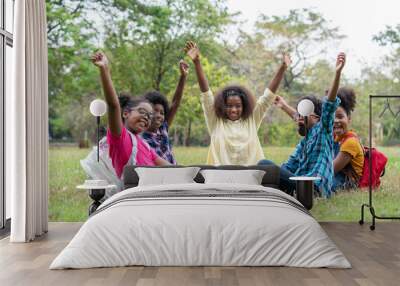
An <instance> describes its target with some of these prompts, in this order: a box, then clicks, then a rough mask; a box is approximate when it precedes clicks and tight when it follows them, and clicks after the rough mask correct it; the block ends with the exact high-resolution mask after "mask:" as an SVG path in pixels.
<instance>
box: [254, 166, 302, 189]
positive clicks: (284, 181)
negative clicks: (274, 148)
mask: <svg viewBox="0 0 400 286" xmlns="http://www.w3.org/2000/svg"><path fill="white" fill-rule="evenodd" d="M257 165H265V166H267V165H273V166H277V167H279V166H278V165H276V164H275V163H274V162H272V161H270V160H261V161H260V162H258V164H257ZM279 168H281V173H280V177H279V189H280V190H281V191H284V192H285V193H287V194H289V195H291V196H293V193H294V191H295V190H296V182H295V181H292V180H290V179H289V178H290V177H295V176H296V175H295V174H293V173H292V172H290V171H289V170H288V169H286V168H285V167H279Z"/></svg>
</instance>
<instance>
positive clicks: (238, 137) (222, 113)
mask: <svg viewBox="0 0 400 286" xmlns="http://www.w3.org/2000/svg"><path fill="white" fill-rule="evenodd" d="M185 52H186V53H187V55H188V56H189V57H190V58H191V60H192V61H193V64H194V66H195V70H196V75H197V79H198V82H199V86H200V91H201V104H202V108H203V111H204V116H205V120H206V124H207V128H208V132H209V134H210V137H211V143H210V148H209V151H208V157H207V164H212V165H253V164H256V163H257V162H258V161H260V160H261V159H263V158H264V152H263V150H262V148H261V144H260V140H259V138H258V134H257V131H258V129H259V127H260V125H261V122H262V120H263V118H264V117H265V114H266V112H267V110H268V108H269V107H270V106H271V105H272V102H273V101H274V99H275V94H274V93H275V92H276V90H277V89H278V87H279V84H280V82H281V80H282V78H283V75H284V73H285V71H286V69H287V67H288V66H289V65H290V62H291V61H290V58H289V56H287V55H284V57H283V61H282V64H281V65H280V67H279V69H278V71H277V73H276V74H275V76H274V78H273V79H272V81H271V82H270V84H269V86H268V88H267V89H266V90H265V92H264V94H263V95H262V96H261V97H260V98H258V99H257V100H256V98H255V97H254V95H253V94H252V93H251V92H250V91H249V90H248V89H247V88H245V87H243V86H241V85H228V86H225V87H223V88H222V89H221V90H220V91H218V92H217V93H216V95H215V96H214V95H213V93H212V92H211V90H210V88H209V86H208V82H207V79H206V76H205V74H204V72H203V69H202V66H201V62H200V51H199V48H198V47H197V45H196V44H195V43H193V42H188V43H187V44H186V46H185Z"/></svg>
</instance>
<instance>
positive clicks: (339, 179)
mask: <svg viewBox="0 0 400 286" xmlns="http://www.w3.org/2000/svg"><path fill="white" fill-rule="evenodd" d="M337 96H338V97H339V98H340V100H341V102H340V105H339V107H338V108H337V110H336V113H335V122H334V126H333V132H334V136H335V143H336V144H335V145H336V148H335V149H336V150H335V154H337V155H336V157H335V159H334V161H333V168H334V171H335V176H334V180H333V189H334V190H338V189H349V188H356V187H357V186H358V182H359V179H360V178H361V176H362V171H363V167H364V150H363V148H362V146H361V144H360V141H359V139H358V136H357V134H356V133H354V132H353V131H351V130H350V124H351V113H352V111H353V110H354V107H355V105H356V95H355V93H354V90H353V89H350V88H346V87H342V88H340V89H339V90H338V94H337Z"/></svg>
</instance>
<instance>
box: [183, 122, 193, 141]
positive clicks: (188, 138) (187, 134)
mask: <svg viewBox="0 0 400 286" xmlns="http://www.w3.org/2000/svg"><path fill="white" fill-rule="evenodd" d="M191 129H192V120H189V122H188V125H187V127H186V132H185V140H184V144H185V146H190V132H191Z"/></svg>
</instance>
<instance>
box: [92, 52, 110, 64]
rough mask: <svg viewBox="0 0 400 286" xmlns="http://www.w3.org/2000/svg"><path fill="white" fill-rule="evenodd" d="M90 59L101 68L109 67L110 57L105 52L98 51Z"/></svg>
mask: <svg viewBox="0 0 400 286" xmlns="http://www.w3.org/2000/svg"><path fill="white" fill-rule="evenodd" d="M90 60H91V61H92V63H93V64H94V65H95V66H97V67H99V68H101V67H107V66H108V59H107V57H106V55H105V54H104V53H103V52H96V53H95V54H94V55H93V56H92V57H91V58H90Z"/></svg>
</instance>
